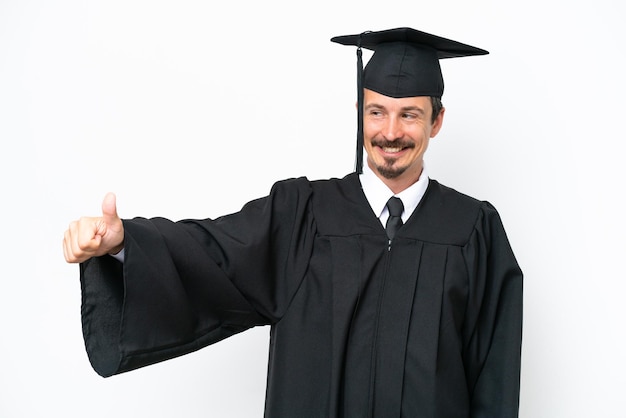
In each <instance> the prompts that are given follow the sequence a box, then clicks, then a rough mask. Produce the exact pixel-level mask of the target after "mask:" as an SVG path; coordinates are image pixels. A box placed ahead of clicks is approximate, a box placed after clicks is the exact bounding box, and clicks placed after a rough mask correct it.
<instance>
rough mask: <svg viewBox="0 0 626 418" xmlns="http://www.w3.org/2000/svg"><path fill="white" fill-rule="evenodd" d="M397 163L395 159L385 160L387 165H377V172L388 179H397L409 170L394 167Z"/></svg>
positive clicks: (404, 167)
mask: <svg viewBox="0 0 626 418" xmlns="http://www.w3.org/2000/svg"><path fill="white" fill-rule="evenodd" d="M395 162H396V160H395V159H392V158H385V165H376V166H375V167H376V171H378V173H379V174H380V175H381V176H383V177H384V178H386V179H395V178H396V177H398V176H400V175H401V174H402V173H404V172H405V171H406V169H407V168H408V167H406V166H403V167H396V166H394V163H395Z"/></svg>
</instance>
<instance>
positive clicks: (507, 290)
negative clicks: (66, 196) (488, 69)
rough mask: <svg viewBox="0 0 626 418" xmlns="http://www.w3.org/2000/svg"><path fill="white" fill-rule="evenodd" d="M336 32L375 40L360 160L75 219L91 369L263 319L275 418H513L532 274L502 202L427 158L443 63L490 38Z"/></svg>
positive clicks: (363, 103) (139, 359)
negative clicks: (257, 187) (186, 210)
mask: <svg viewBox="0 0 626 418" xmlns="http://www.w3.org/2000/svg"><path fill="white" fill-rule="evenodd" d="M333 41H335V42H339V43H342V44H346V45H356V46H358V49H357V51H358V52H357V56H358V59H359V66H360V65H362V64H361V63H360V60H361V50H360V48H361V47H366V48H371V49H373V50H374V54H373V56H372V58H371V59H370V61H369V62H368V64H367V66H366V68H365V70H364V71H363V70H359V74H358V79H359V89H358V92H359V99H358V110H359V112H358V113H359V133H358V141H357V170H356V171H357V172H356V173H352V174H349V175H348V176H346V177H344V178H343V179H331V180H324V181H313V182H311V181H308V180H307V179H305V178H299V179H290V180H285V181H281V182H278V183H276V184H275V185H274V187H273V188H272V191H271V192H270V194H269V195H268V196H267V197H264V198H262V199H258V200H255V201H252V202H249V203H248V204H246V205H245V206H244V207H243V209H242V210H241V211H240V212H238V213H235V214H231V215H228V216H224V217H221V218H218V219H215V220H210V219H206V220H184V221H180V222H176V223H174V222H172V221H169V220H166V219H162V218H155V219H150V220H148V219H142V218H136V219H132V220H121V219H120V218H119V217H118V216H117V213H116V208H115V197H114V196H113V195H107V196H106V198H105V200H104V202H103V206H102V216H101V217H97V218H82V219H80V220H79V221H76V222H74V223H72V224H71V225H70V228H69V230H68V231H67V232H66V234H65V240H64V252H65V257H66V260H67V261H68V262H80V263H81V268H80V270H81V284H82V292H83V306H82V316H83V332H84V336H85V341H86V347H87V351H88V353H89V357H90V360H91V362H92V365H93V367H94V368H95V370H96V371H97V372H98V373H100V374H101V375H103V376H110V375H112V374H115V373H121V372H125V371H129V370H132V369H135V368H138V367H142V366H145V365H148V364H152V363H155V362H158V361H163V360H166V359H169V358H172V357H175V356H179V355H182V354H185V353H188V352H191V351H194V350H197V349H199V348H202V347H204V346H206V345H208V344H212V343H215V342H217V341H219V340H221V339H223V338H226V337H228V336H230V335H233V334H235V333H238V332H240V331H243V330H245V329H248V328H250V327H253V326H257V325H271V342H270V360H269V369H268V383H267V400H266V416H270V417H401V416H402V417H438V418H439V417H451V418H459V417H492V418H495V417H498V418H503V417H515V416H517V411H518V397H519V367H520V346H521V320H522V273H521V271H520V269H519V267H518V265H517V262H516V261H515V257H514V256H513V253H512V251H511V249H510V246H509V243H508V241H507V238H506V234H505V232H504V229H503V227H502V224H501V222H500V219H499V216H498V214H497V212H496V210H495V209H494V208H493V207H492V206H491V205H490V204H489V203H487V202H480V201H477V200H475V199H473V198H470V197H468V196H465V195H462V194H460V193H458V192H456V191H454V190H452V189H449V188H447V187H445V186H443V185H441V184H439V183H438V182H436V181H435V180H432V179H429V178H428V176H427V174H426V172H425V167H424V162H423V156H424V153H425V152H426V149H427V147H428V143H429V140H430V138H432V137H434V136H436V135H437V133H438V132H439V130H440V129H441V126H442V123H443V117H444V112H445V109H443V107H442V106H441V102H440V98H441V95H442V94H443V79H442V76H441V70H440V68H439V59H440V58H446V57H455V56H465V55H480V54H484V53H486V51H483V50H480V49H478V48H474V47H470V46H468V45H464V44H460V43H458V42H454V41H450V40H447V39H444V38H440V37H436V36H433V35H429V34H425V33H423V32H419V31H415V30H413V29H409V28H399V29H392V30H388V31H381V32H367V33H363V34H361V35H351V36H345V37H337V38H333ZM363 148H365V150H366V153H367V158H366V164H365V165H364V166H363V167H362V166H361V163H362V159H361V155H362V154H361V152H362V149H363ZM361 171H362V173H361ZM384 225H386V228H385V227H384ZM109 254H113V255H114V257H112V256H110V255H109Z"/></svg>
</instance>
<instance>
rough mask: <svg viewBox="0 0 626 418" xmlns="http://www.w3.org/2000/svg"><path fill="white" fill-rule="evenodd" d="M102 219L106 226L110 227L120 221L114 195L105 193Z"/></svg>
mask: <svg viewBox="0 0 626 418" xmlns="http://www.w3.org/2000/svg"><path fill="white" fill-rule="evenodd" d="M102 217H103V218H104V222H105V223H106V224H107V225H112V224H114V223H115V222H117V221H118V220H119V219H120V218H119V216H117V206H116V204H115V194H114V193H107V195H106V196H105V197H104V200H103V201H102Z"/></svg>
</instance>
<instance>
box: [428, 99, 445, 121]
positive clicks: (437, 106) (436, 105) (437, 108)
mask: <svg viewBox="0 0 626 418" xmlns="http://www.w3.org/2000/svg"><path fill="white" fill-rule="evenodd" d="M430 104H431V105H432V107H433V114H432V116H431V121H430V122H431V123H435V119H437V116H439V113H441V109H443V103H441V99H440V98H439V97H432V96H431V98H430Z"/></svg>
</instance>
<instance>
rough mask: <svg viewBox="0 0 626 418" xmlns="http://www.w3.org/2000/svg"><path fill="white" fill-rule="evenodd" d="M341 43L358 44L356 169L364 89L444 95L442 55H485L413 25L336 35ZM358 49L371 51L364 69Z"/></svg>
mask: <svg viewBox="0 0 626 418" xmlns="http://www.w3.org/2000/svg"><path fill="white" fill-rule="evenodd" d="M331 41H332V42H336V43H339V44H342V45H353V46H356V47H357V89H358V91H357V97H358V99H357V102H358V128H357V158H356V171H357V173H359V174H360V173H361V172H362V169H363V167H362V164H363V89H364V88H365V89H369V90H373V91H375V92H377V93H380V94H383V95H385V96H389V97H395V98H401V97H416V96H431V97H439V98H441V96H442V95H443V76H442V75H441V67H440V66H439V60H440V59H443V58H456V57H466V56H471V55H485V54H488V53H489V52H487V51H485V50H484V49H480V48H476V47H473V46H470V45H466V44H462V43H460V42H457V41H453V40H450V39H446V38H442V37H440V36H436V35H431V34H429V33H425V32H421V31H418V30H415V29H412V28H396V29H388V30H383V31H378V32H371V31H368V32H363V33H360V34H357V35H345V36H335V37H334V38H332V39H331ZM361 48H366V49H370V50H372V51H374V54H373V55H372V57H371V58H370V60H369V62H368V63H367V66H366V67H365V69H363V56H362V50H361Z"/></svg>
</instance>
